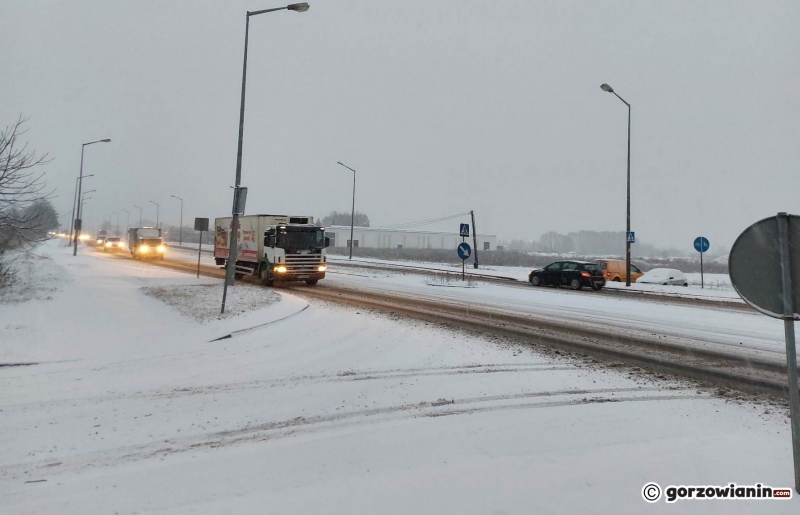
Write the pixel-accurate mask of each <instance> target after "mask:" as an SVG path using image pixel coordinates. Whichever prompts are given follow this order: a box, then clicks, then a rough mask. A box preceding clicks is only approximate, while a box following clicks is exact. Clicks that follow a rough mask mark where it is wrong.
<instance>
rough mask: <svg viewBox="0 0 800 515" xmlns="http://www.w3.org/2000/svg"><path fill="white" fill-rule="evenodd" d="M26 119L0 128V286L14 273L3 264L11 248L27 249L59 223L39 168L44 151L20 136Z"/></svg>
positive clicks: (23, 132) (43, 163)
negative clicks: (32, 145)
mask: <svg viewBox="0 0 800 515" xmlns="http://www.w3.org/2000/svg"><path fill="white" fill-rule="evenodd" d="M26 122H27V120H26V119H25V118H23V117H22V116H20V117H19V118H18V119H17V121H16V123H14V124H13V125H10V126H7V127H5V128H4V129H3V130H2V131H0V286H2V285H3V284H5V283H7V282H8V281H9V280H10V278H11V277H12V275H13V271H12V270H11V266H10V265H9V264H3V263H4V261H3V257H4V255H5V254H6V253H7V252H8V251H9V250H12V249H17V248H21V249H23V250H26V251H27V250H30V248H31V245H32V244H34V243H38V242H41V241H44V240H45V239H47V232H48V231H49V230H50V229H53V228H55V227H54V224H55V226H57V225H58V221H57V218H56V219H55V221H54V215H55V211H54V210H53V207H52V205H51V204H50V202H49V200H48V199H49V198H50V196H51V194H52V192H49V191H46V185H45V183H44V180H43V179H44V172H41V171H39V169H38V167H40V166H42V165H45V164H47V163H48V162H49V160H48V159H47V154H44V155H37V154H36V151H33V150H28V144H27V142H26V143H22V142H21V141H20V137H21V136H22V135H23V134H25V132H26V130H25V129H24V125H25V123H26Z"/></svg>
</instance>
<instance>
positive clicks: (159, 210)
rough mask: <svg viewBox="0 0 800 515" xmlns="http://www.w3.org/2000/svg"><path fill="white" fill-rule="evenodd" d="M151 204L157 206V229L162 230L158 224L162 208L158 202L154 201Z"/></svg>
mask: <svg viewBox="0 0 800 515" xmlns="http://www.w3.org/2000/svg"><path fill="white" fill-rule="evenodd" d="M150 203H151V204H155V205H156V229H161V227H159V224H158V217H159V215H160V214H161V206H159V205H158V202H153V201H152V200H151V201H150Z"/></svg>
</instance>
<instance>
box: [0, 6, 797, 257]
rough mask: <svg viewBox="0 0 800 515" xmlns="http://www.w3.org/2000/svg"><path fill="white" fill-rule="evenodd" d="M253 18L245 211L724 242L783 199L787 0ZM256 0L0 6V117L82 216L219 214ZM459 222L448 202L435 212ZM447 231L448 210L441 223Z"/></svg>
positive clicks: (793, 109) (520, 233)
mask: <svg viewBox="0 0 800 515" xmlns="http://www.w3.org/2000/svg"><path fill="white" fill-rule="evenodd" d="M310 3H311V9H310V10H309V11H308V12H306V13H294V12H288V11H280V12H275V13H269V14H265V15H262V16H259V17H255V18H252V19H251V24H250V58H249V63H248V64H249V66H248V76H247V78H248V81H247V86H248V87H247V110H246V124H245V134H244V164H243V172H242V175H243V180H242V184H243V185H245V186H248V187H249V198H248V206H247V208H248V209H247V210H248V212H249V213H256V212H270V213H277V212H280V213H286V214H311V215H314V216H322V215H324V214H326V213H327V212H329V211H331V210H334V209H335V210H340V211H349V208H350V201H351V197H350V195H351V186H352V183H351V180H352V174H351V172H349V171H348V170H346V169H344V168H342V167H340V166H338V165H337V164H336V161H339V160H341V161H343V162H344V163H346V164H348V165H349V166H351V167H353V168H355V169H356V170H358V183H357V191H356V209H357V210H359V211H363V212H366V213H367V214H368V215H369V216H370V219H371V220H372V224H373V225H375V226H379V225H384V224H396V223H401V222H409V221H414V220H422V219H428V218H435V217H439V216H445V215H450V214H454V213H460V212H463V211H468V210H470V209H474V210H475V213H476V217H477V225H478V229H479V231H480V232H486V233H491V234H497V235H498V236H499V237H501V238H508V239H510V238H538V236H539V235H540V234H541V233H542V232H545V231H548V230H556V231H560V232H568V231H575V230H580V229H594V230H624V226H625V166H626V164H625V163H626V161H625V160H626V124H627V111H626V108H625V105H624V104H623V103H622V102H620V101H619V100H618V99H617V98H616V97H614V96H613V95H611V94H609V93H605V92H603V91H601V90H600V88H599V86H600V84H601V83H603V82H608V83H609V84H611V85H612V86H613V87H614V88H615V90H616V91H617V92H618V93H619V94H620V95H621V96H622V97H623V98H625V99H626V100H627V101H628V102H630V103H631V104H632V106H633V111H632V113H633V115H632V117H633V121H632V127H633V129H632V159H631V161H632V164H631V174H632V225H633V229H634V230H635V231H636V233H637V238H639V239H641V240H644V241H647V242H649V243H653V244H656V245H658V246H661V247H665V246H675V247H679V248H683V249H687V250H688V249H691V244H692V240H693V239H694V237H695V236H697V235H699V234H703V235H705V236H707V237H708V238H709V239H710V240H711V245H712V248H713V247H714V246H715V245H725V246H730V244H731V243H732V242H733V240H734V238H735V237H736V236H737V235H738V234H739V233H740V232H741V231H742V230H743V229H744V228H745V227H746V226H747V225H749V224H750V223H752V222H754V221H756V220H758V219H760V218H763V217H765V216H769V215H772V214H774V213H776V212H777V211H789V212H794V213H800V198H798V193H800V66H798V64H800V30H798V25H799V22H800V2H798V1H797V0H789V1H784V2H777V1H764V0H757V1H756V0H753V1H748V2H734V1H730V0H725V1H719V2H700V1H685V2H680V1H673V0H670V1H666V0H664V1H660V2H644V1H639V0H637V1H626V2H619V1H613V2H612V1H608V0H604V1H602V2H601V1H596V2H588V1H582V2H566V1H549V2H540V1H532V0H521V1H510V0H497V1H492V2H489V1H486V0H481V1H472V0H458V1H455V0H438V1H412V0H404V1H397V2H388V1H384V0H380V1H378V0H322V1H320V0H317V1H313V0H312V1H311V2H310ZM280 5H281V4H280V3H276V2H272V3H270V2H269V1H264V0H261V1H254V0H249V1H246V2H243V1H238V0H226V1H224V2H222V1H217V2H211V1H205V2H201V1H175V0H170V1H142V0H137V1H123V0H115V1H107V0H103V1H101V0H98V1H70V2H66V1H62V2H57V1H35V0H3V1H2V2H0V48H2V52H0V70H2V74H1V75H0V99H1V100H0V125H3V126H5V125H8V124H10V123H12V122H13V121H14V120H15V119H16V117H17V116H18V115H19V114H20V113H22V114H23V115H24V116H25V117H27V118H29V119H30V122H29V129H30V130H29V132H28V134H27V139H28V140H29V141H30V143H31V146H32V147H34V148H36V149H37V150H39V151H46V152H49V154H50V156H51V157H52V158H53V162H52V163H51V164H50V165H49V166H48V167H47V178H48V181H49V184H51V185H52V186H54V187H55V188H57V195H58V198H57V199H56V208H57V209H58V210H59V211H60V212H61V213H62V214H66V216H64V218H63V220H65V221H67V222H66V223H68V218H69V214H70V213H69V212H70V210H71V207H72V198H73V186H74V184H75V178H76V177H77V175H78V167H79V164H80V150H81V143H83V142H87V141H92V140H96V139H101V138H111V139H112V140H113V141H112V143H110V144H106V145H103V144H97V145H93V146H90V147H87V150H86V159H85V164H84V170H85V171H84V173H86V174H90V173H94V174H95V177H93V178H91V179H88V180H87V182H86V184H85V186H86V188H87V189H97V190H98V192H97V193H96V194H93V197H94V198H93V200H92V201H90V203H88V204H87V212H86V217H87V219H91V218H93V217H95V218H96V217H97V216H98V215H102V214H105V213H110V212H111V211H117V212H120V214H121V215H122V216H123V223H124V213H123V212H121V209H122V208H124V209H128V210H130V211H131V217H132V222H134V219H136V221H137V222H138V210H136V209H134V208H133V205H135V204H136V205H139V206H142V207H143V208H145V217H147V218H155V206H154V205H153V204H150V203H149V201H150V200H154V201H156V202H159V203H160V204H161V218H162V221H166V222H168V223H177V222H178V215H179V211H178V207H179V203H178V201H176V200H175V199H172V198H170V194H174V195H178V196H180V197H183V198H184V199H185V201H186V202H185V212H184V222H185V223H187V224H189V223H191V220H192V218H193V217H195V216H205V217H210V218H214V217H217V216H225V215H226V214H228V213H229V212H230V206H231V190H230V189H229V185H232V184H233V182H234V172H235V165H236V140H237V130H238V117H239V94H240V88H241V72H242V50H243V42H244V41H243V40H244V25H245V12H246V10H247V9H250V10H258V9H263V8H268V7H278V6H280ZM451 225H453V227H452V229H453V230H457V228H458V227H457V221H456V222H454V223H452V224H451ZM447 227H449V226H447Z"/></svg>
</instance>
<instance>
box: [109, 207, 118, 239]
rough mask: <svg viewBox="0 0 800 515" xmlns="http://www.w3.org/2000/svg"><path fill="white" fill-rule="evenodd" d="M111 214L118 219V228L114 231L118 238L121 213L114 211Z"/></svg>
mask: <svg viewBox="0 0 800 515" xmlns="http://www.w3.org/2000/svg"><path fill="white" fill-rule="evenodd" d="M111 214H112V215H114V216H116V217H117V228H116V229H114V232H115V233H117V234H116V236H119V213H117V212H116V211H112V212H111Z"/></svg>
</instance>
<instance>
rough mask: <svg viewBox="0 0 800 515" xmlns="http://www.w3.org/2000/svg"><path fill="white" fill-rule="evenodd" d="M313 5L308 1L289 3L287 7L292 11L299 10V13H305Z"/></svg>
mask: <svg viewBox="0 0 800 515" xmlns="http://www.w3.org/2000/svg"><path fill="white" fill-rule="evenodd" d="M309 7H311V6H310V5H308V2H301V3H299V4H289V5H287V6H286V8H287V9H289V10H290V11H297V12H299V13H304V12H306V11H308V8H309Z"/></svg>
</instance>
